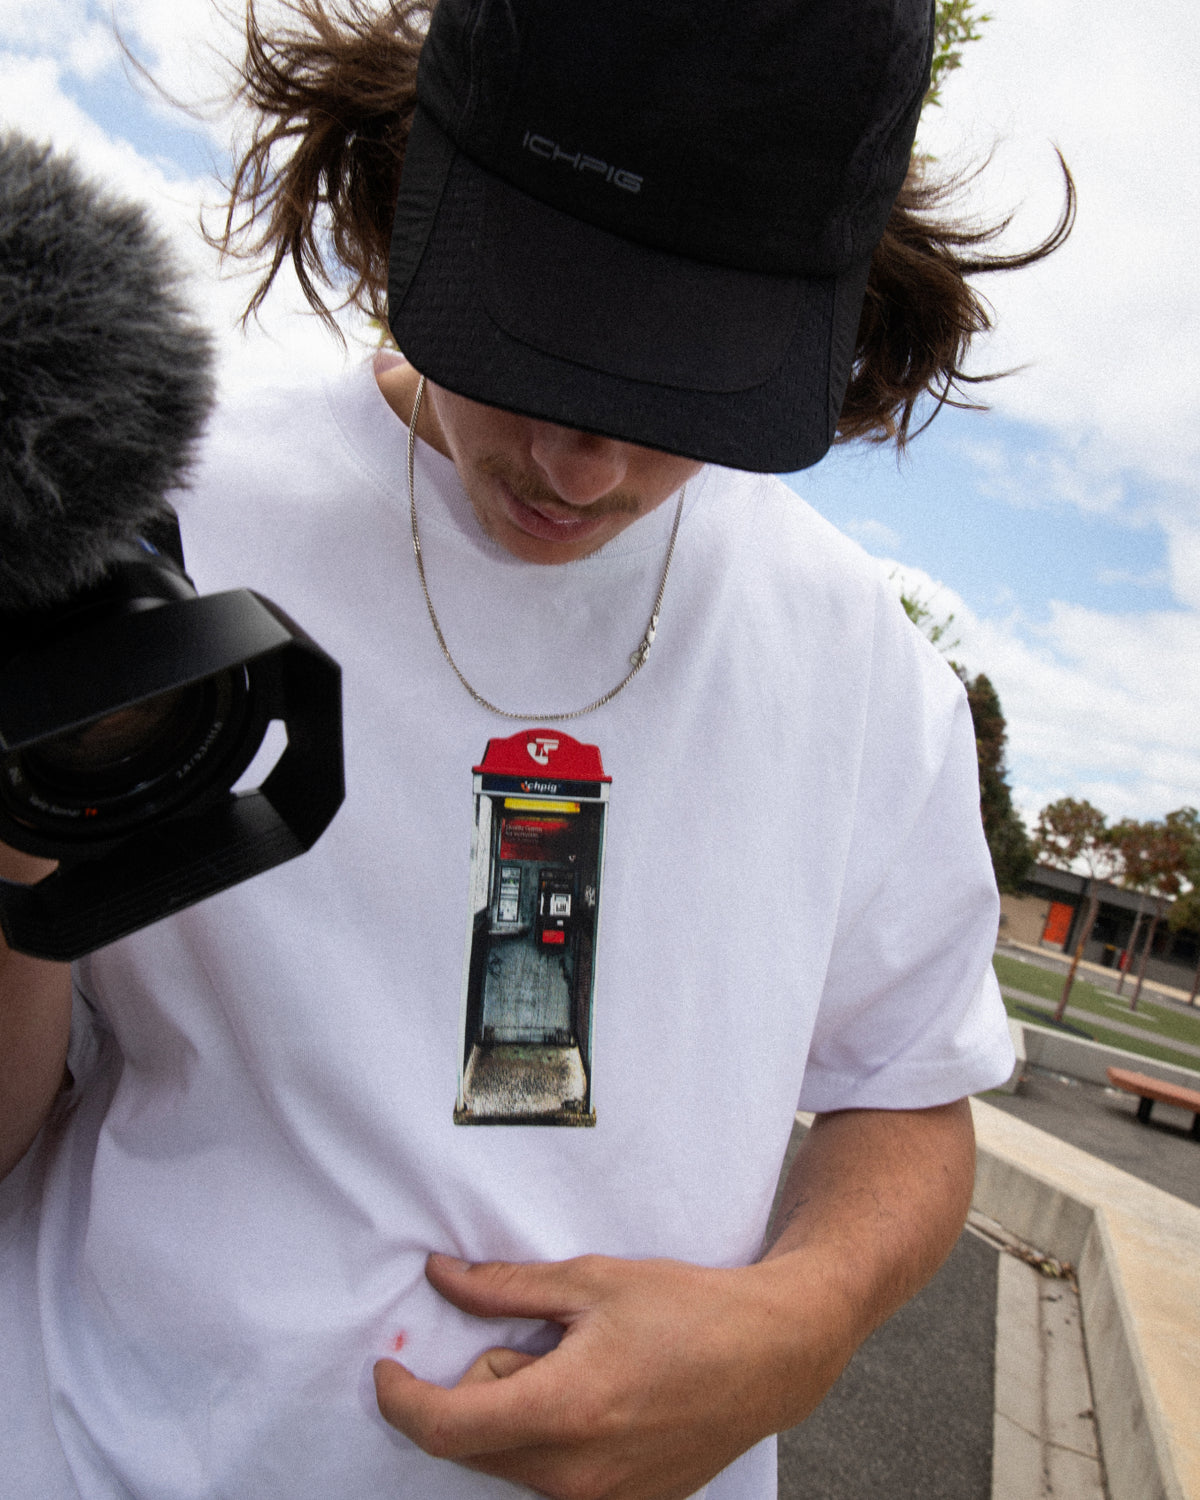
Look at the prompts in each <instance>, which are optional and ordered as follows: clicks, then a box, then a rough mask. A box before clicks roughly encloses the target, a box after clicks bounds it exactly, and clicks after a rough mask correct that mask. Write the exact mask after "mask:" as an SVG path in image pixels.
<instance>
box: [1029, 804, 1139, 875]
mask: <svg viewBox="0 0 1200 1500" xmlns="http://www.w3.org/2000/svg"><path fill="white" fill-rule="evenodd" d="M1033 852H1034V854H1035V855H1036V857H1037V858H1038V859H1039V860H1041V861H1042V862H1043V863H1045V864H1048V865H1055V866H1057V867H1058V869H1060V870H1072V869H1074V868H1075V867H1076V866H1077V865H1080V864H1082V865H1084V866H1085V867H1086V869H1087V872H1088V874H1089V875H1090V876H1092V878H1093V879H1095V880H1109V879H1111V878H1112V876H1113V875H1115V874H1116V873H1117V871H1118V870H1119V869H1120V867H1121V854H1120V850H1119V848H1118V846H1117V844H1115V843H1114V842H1113V837H1112V830H1111V829H1110V828H1109V826H1108V819H1107V818H1106V817H1105V816H1104V814H1103V813H1102V812H1101V811H1100V809H1099V808H1098V807H1093V806H1092V804H1091V803H1090V802H1088V801H1086V800H1084V799H1082V798H1077V797H1060V798H1059V799H1058V801H1057V802H1048V803H1047V804H1046V806H1045V807H1043V808H1042V810H1041V812H1040V813H1038V820H1037V824H1036V826H1035V827H1034V830H1033Z"/></svg>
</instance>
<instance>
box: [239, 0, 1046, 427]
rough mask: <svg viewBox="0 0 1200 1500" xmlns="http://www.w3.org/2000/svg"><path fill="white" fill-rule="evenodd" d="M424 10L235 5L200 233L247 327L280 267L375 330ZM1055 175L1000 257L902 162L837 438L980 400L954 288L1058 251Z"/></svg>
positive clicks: (311, 3)
mask: <svg viewBox="0 0 1200 1500" xmlns="http://www.w3.org/2000/svg"><path fill="white" fill-rule="evenodd" d="M435 4H436V0H286V9H287V11H288V12H290V15H291V18H292V19H291V20H290V21H289V22H286V23H283V24H281V25H279V26H277V27H274V28H272V29H271V30H270V31H267V30H266V29H264V27H263V26H262V24H260V21H259V17H258V14H257V9H256V0H247V5H246V53H245V58H244V60H243V62H242V67H241V78H240V83H239V87H238V90H237V97H238V98H239V99H240V100H241V101H242V102H243V103H245V104H247V105H249V106H250V109H251V112H252V118H253V120H254V124H253V127H252V131H251V135H250V138H249V141H248V143H247V144H246V145H245V147H244V149H243V151H242V154H241V156H240V159H239V160H238V162H237V165H236V167H235V170H234V175H233V179H232V181H231V183H230V184H229V192H228V208H227V210H226V214H225V218H224V222H223V224H222V226H221V229H220V231H219V232H218V233H215V234H212V235H210V240H211V242H212V243H213V244H214V245H216V246H217V247H218V248H219V249H220V250H221V251H222V253H223V254H225V255H231V256H236V257H237V258H239V259H247V260H254V261H265V262H266V269H265V270H264V272H263V273H262V275H261V277H260V280H259V282H258V285H257V287H256V289H255V291H254V294H253V296H252V297H251V299H250V302H249V305H248V306H247V309H246V316H247V317H250V316H252V315H253V314H254V313H255V312H257V310H258V308H259V307H260V306H261V304H262V302H263V299H264V298H265V297H266V295H267V292H268V291H269V289H270V287H271V284H272V283H273V282H274V280H275V278H276V276H277V275H278V274H279V271H280V269H281V267H282V266H283V265H284V263H285V262H286V261H288V260H290V261H291V263H292V265H293V267H294V268H295V272H296V275H297V277H298V278H299V281H300V285H301V287H302V289H303V291H304V295H305V297H306V298H307V299H308V301H309V303H310V305H311V306H312V307H313V309H314V310H315V311H316V312H317V313H318V314H319V315H320V316H321V317H322V318H323V319H325V320H326V322H328V323H329V324H330V325H331V326H333V313H332V312H331V310H330V306H329V303H328V302H327V301H326V296H327V295H328V294H330V293H333V294H334V306H335V307H337V306H355V307H358V308H360V309H361V310H362V311H364V312H366V313H367V314H368V315H369V316H370V317H372V318H375V319H377V320H378V321H379V322H380V323H383V324H386V322H387V282H388V255H389V251H390V247H391V234H392V212H393V205H394V204H395V201H396V193H397V189H398V186H399V181H400V168H401V166H402V164H403V162H404V150H405V146H406V144H407V141H408V132H409V127H410V125H411V123H412V117H413V110H414V108H415V105H416V78H417V60H418V58H419V56H420V52H421V46H422V44H423V42H424V38H425V32H426V29H427V27H428V23H429V16H430V13H431V11H432V9H433V6H434V5H435ZM1059 160H1060V162H1061V160H1062V158H1061V157H1060V158H1059ZM1062 170H1063V176H1064V182H1065V198H1064V205H1063V209H1062V213H1061V215H1060V217H1059V221H1058V223H1057V224H1056V226H1055V227H1054V229H1053V230H1052V231H1051V233H1050V234H1049V235H1048V236H1047V237H1046V238H1045V239H1044V240H1042V241H1041V242H1040V243H1039V244H1037V245H1034V246H1033V247H1032V248H1031V249H1029V250H1026V251H1023V252H1018V253H1016V254H1008V255H1003V254H998V253H992V252H990V251H989V250H988V246H990V245H991V244H993V243H994V242H995V241H996V240H997V239H998V238H999V237H1000V235H1002V234H1003V232H1004V231H1005V230H1006V229H1007V228H1008V225H1009V222H1010V221H1009V220H1008V219H1004V220H1002V221H1000V222H999V223H996V224H991V225H987V226H983V227H979V226H972V225H969V224H965V223H963V222H961V221H960V220H959V219H957V218H956V217H955V214H954V212H953V208H954V200H955V199H956V198H959V197H961V193H962V189H963V187H964V186H965V183H964V180H963V179H962V178H960V177H953V176H951V177H939V176H938V175H937V169H936V164H934V163H931V162H930V161H928V160H927V159H925V158H922V157H919V156H915V157H914V158H913V164H912V166H911V167H910V169H909V173H908V177H907V179H906V181H905V183H904V186H903V188H902V189H901V192H900V195H899V197H898V198H897V200H896V204H895V207H894V208H893V210H892V213H891V217H890V218H889V220H888V226H887V230H886V231H885V233H884V236H883V239H882V241H881V242H880V244H879V246H878V248H877V249H876V251H875V254H874V257H873V258H872V262H871V274H870V278H869V280H868V283H867V296H866V301H865V304H864V306H863V312H862V318H861V321H860V323H859V329H858V340H857V346H856V351H855V362H854V369H853V372H852V375H851V379H850V385H849V388H848V390H847V392H846V399H845V402H844V403H843V406H842V412H841V417H840V420H839V425H838V439H837V440H838V441H839V442H849V441H852V440H854V439H860V440H861V439H865V440H867V441H871V442H880V443H882V442H889V441H890V442H895V443H896V444H897V446H899V447H903V446H904V444H905V443H906V442H907V441H908V438H909V436H910V434H911V428H912V423H913V419H914V415H915V413H916V410H917V406H918V403H919V402H920V401H921V399H922V397H925V396H931V397H932V398H933V400H934V402H935V403H936V404H935V406H934V410H933V415H936V414H937V411H938V410H939V409H940V408H941V407H942V406H943V405H952V406H979V405H980V404H981V403H980V402H978V401H976V400H973V399H970V398H969V397H968V395H967V392H966V390H965V387H969V386H975V385H978V384H980V383H981V382H983V381H986V380H991V379H997V378H998V377H997V376H995V375H991V376H978V375H968V374H966V373H965V370H964V364H965V361H966V356H967V352H968V350H969V348H970V345H971V341H972V339H974V338H975V337H977V336H978V335H979V334H981V333H985V332H986V331H987V330H988V329H990V328H991V326H992V318H991V312H990V310H989V307H988V304H987V302H986V301H985V300H984V298H983V297H982V296H981V295H980V294H979V293H978V292H977V291H976V290H975V288H974V287H973V286H972V285H971V284H970V282H969V280H968V277H971V276H975V275H979V274H982V273H988V272H995V271H1009V270H1016V269H1018V268H1020V267H1022V266H1029V265H1033V264H1034V263H1035V262H1036V261H1039V260H1042V259H1044V258H1045V257H1046V256H1047V255H1049V254H1051V253H1052V252H1053V251H1054V250H1056V249H1057V248H1058V247H1059V246H1060V245H1061V244H1062V242H1063V241H1064V240H1065V239H1066V237H1067V235H1068V234H1069V233H1070V231H1071V226H1072V224H1073V222H1074V217H1075V184H1074V182H1073V181H1072V179H1071V174H1070V172H1069V171H1068V170H1067V167H1066V164H1065V162H1064V163H1063V164H1062ZM929 420H932V416H931V417H930V418H928V419H927V421H929ZM922 425H927V423H926V424H922ZM918 430H919V429H918Z"/></svg>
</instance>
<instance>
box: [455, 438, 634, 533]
mask: <svg viewBox="0 0 1200 1500" xmlns="http://www.w3.org/2000/svg"><path fill="white" fill-rule="evenodd" d="M476 467H477V468H478V470H479V472H480V473H481V474H486V475H487V476H488V477H489V478H490V479H498V480H500V482H501V483H502V484H503V485H505V486H506V488H508V489H509V490H511V491H512V493H513V494H514V495H515V496H516V497H517V499H518V500H520V501H521V503H522V504H523V505H528V506H529V507H530V508H531V509H532V510H536V511H540V512H541V513H542V514H543V515H545V516H548V517H549V518H550V520H552V521H568V520H578V519H579V518H580V517H581V516H583V515H586V516H588V517H589V519H590V518H592V517H603V516H636V515H638V514H640V512H641V508H642V504H641V500H640V499H639V497H638V496H637V495H635V494H633V493H632V492H631V491H629V490H613V491H612V493H611V494H608V495H602V496H601V497H600V499H599V500H594V501H592V503H591V504H590V505H568V504H567V503H566V502H565V501H564V500H562V499H561V498H560V497H559V496H558V495H556V494H555V493H554V491H553V490H552V489H551V488H550V486H549V485H548V484H546V483H545V482H544V481H543V480H540V479H538V478H537V477H536V476H535V475H532V474H528V473H526V472H525V471H524V470H522V469H519V468H518V467H517V466H516V464H514V463H513V462H512V460H511V459H509V458H506V457H504V455H503V454H499V453H493V454H488V455H485V457H483V458H481V459H480V460H479V462H478V464H477V465H476Z"/></svg>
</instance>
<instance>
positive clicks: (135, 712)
mask: <svg viewBox="0 0 1200 1500" xmlns="http://www.w3.org/2000/svg"><path fill="white" fill-rule="evenodd" d="M248 702H249V689H248V683H247V678H246V672H245V669H244V668H237V669H235V670H234V671H231V672H225V673H222V674H221V675H220V676H217V677H210V678H206V679H204V680H203V681H201V682H197V683H190V684H188V685H186V686H183V687H178V688H172V689H171V690H170V691H168V692H165V693H161V694H159V695H157V696H156V697H153V698H147V699H144V700H143V701H142V702H140V703H134V704H130V705H128V706H126V707H123V708H119V709H115V710H114V711H113V712H112V713H109V714H104V715H103V716H102V717H100V718H97V719H93V720H91V721H90V722H88V723H86V724H82V725H78V726H76V727H74V728H72V729H69V730H65V731H64V732H63V733H61V734H57V735H53V736H51V737H48V738H46V739H43V740H39V741H38V742H37V743H36V744H34V745H30V746H27V747H26V748H25V749H24V750H21V751H18V752H16V753H14V754H12V755H10V756H8V757H7V758H6V759H5V760H4V761H3V762H0V797H2V798H3V799H4V801H5V802H6V803H7V804H8V807H9V809H10V811H11V813H12V815H13V816H14V817H15V818H16V819H17V820H18V821H19V822H21V823H23V824H25V825H26V826H27V827H30V828H34V829H37V830H38V831H40V832H43V833H46V834H49V835H51V836H54V837H67V838H69V839H81V840H84V841H94V840H96V839H100V838H104V837H107V836H109V835H110V834H112V833H114V832H119V831H123V830H126V829H128V828H130V827H131V826H134V825H136V824H139V823H143V822H146V821H148V820H149V819H151V818H153V817H156V816H158V815H160V814H161V813H163V812H164V811H166V810H167V809H168V808H170V807H173V806H175V805H177V804H179V803H181V802H184V801H192V800H194V799H195V798H196V797H197V796H199V795H200V794H201V793H202V792H203V790H204V789H205V787H206V786H208V785H209V784H210V783H213V782H215V781H219V780H220V777H221V773H222V771H223V770H226V769H227V768H228V766H229V765H230V762H231V761H232V760H234V759H239V760H242V759H244V760H245V761H246V762H247V763H248V762H249V759H250V758H251V757H252V756H253V754H254V752H255V750H256V749H257V748H258V741H259V740H261V737H262V734H261V729H259V728H258V727H257V726H255V725H253V724H251V723H250V722H249V719H250V714H249V712H248ZM251 740H253V743H251Z"/></svg>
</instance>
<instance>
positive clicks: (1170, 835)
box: [1110, 807, 1200, 1010]
mask: <svg viewBox="0 0 1200 1500" xmlns="http://www.w3.org/2000/svg"><path fill="white" fill-rule="evenodd" d="M1110 835H1111V838H1112V841H1113V843H1114V844H1115V845H1116V847H1117V848H1118V849H1119V850H1120V852H1121V862H1122V865H1123V874H1122V884H1123V885H1126V886H1128V887H1129V888H1130V889H1131V890H1135V891H1148V892H1149V893H1150V894H1151V895H1152V896H1153V897H1154V912H1153V915H1152V917H1151V920H1150V930H1149V932H1148V933H1147V934H1146V941H1145V943H1144V945H1143V947H1142V958H1141V963H1140V964H1139V965H1138V975H1137V983H1136V985H1135V986H1134V991H1133V995H1132V997H1131V999H1130V1002H1129V1007H1130V1009H1131V1010H1136V1009H1137V1003H1138V1000H1139V998H1140V996H1141V993H1142V981H1143V979H1144V978H1145V975H1146V962H1147V960H1148V959H1149V957H1150V950H1151V948H1152V947H1153V945H1154V934H1155V933H1156V932H1157V930H1158V924H1159V923H1160V922H1161V921H1162V918H1163V914H1164V912H1165V911H1166V905H1167V901H1168V900H1169V899H1172V898H1174V897H1177V896H1179V895H1181V894H1182V892H1183V888H1184V886H1185V885H1186V884H1187V882H1188V879H1189V871H1190V870H1191V868H1192V861H1193V860H1194V859H1195V858H1196V851H1197V849H1198V848H1200V813H1197V811H1196V809H1195V808H1194V807H1180V808H1177V809H1176V810H1175V811H1174V812H1169V813H1168V814H1167V815H1166V817H1165V818H1161V819H1158V820H1154V821H1150V822H1145V823H1139V822H1137V821H1136V820H1134V819H1132V818H1125V819H1123V820H1122V821H1121V822H1120V823H1116V824H1114V825H1113V827H1112V829H1111V830H1110ZM1132 946H1133V945H1132V943H1131V944H1130V947H1131V949H1132Z"/></svg>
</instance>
